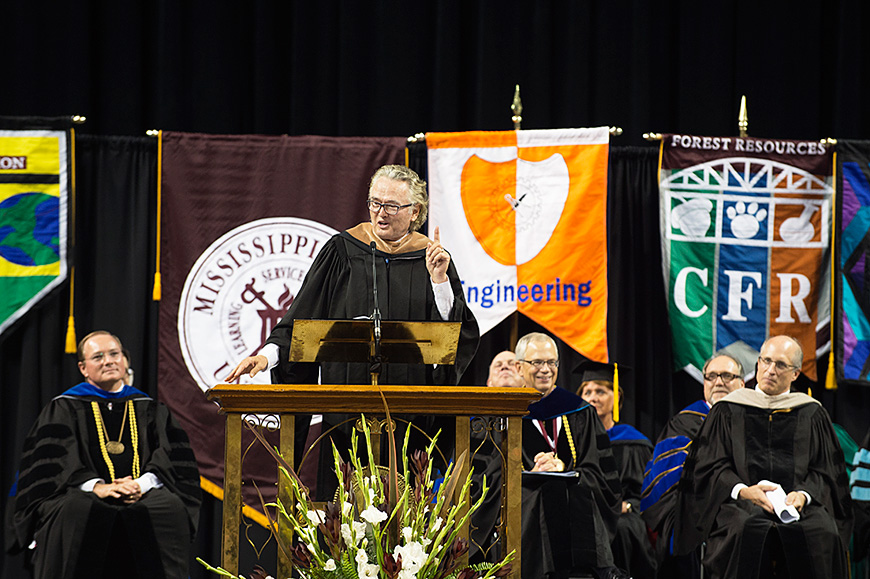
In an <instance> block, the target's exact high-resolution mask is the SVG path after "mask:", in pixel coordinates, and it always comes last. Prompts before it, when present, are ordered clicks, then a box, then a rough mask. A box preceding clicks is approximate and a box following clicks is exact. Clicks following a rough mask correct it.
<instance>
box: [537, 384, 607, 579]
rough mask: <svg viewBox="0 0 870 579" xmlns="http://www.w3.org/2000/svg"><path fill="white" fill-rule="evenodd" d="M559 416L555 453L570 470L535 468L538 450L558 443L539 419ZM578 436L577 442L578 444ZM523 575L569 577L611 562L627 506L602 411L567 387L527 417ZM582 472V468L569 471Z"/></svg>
mask: <svg viewBox="0 0 870 579" xmlns="http://www.w3.org/2000/svg"><path fill="white" fill-rule="evenodd" d="M554 419H561V421H562V428H561V432H560V434H559V437H558V441H557V447H556V453H557V456H558V457H559V458H560V459H561V460H562V462H564V463H565V472H564V473H555V474H548V473H531V472H526V471H530V470H531V469H532V467H533V466H534V464H535V455H536V454H538V453H539V452H551V451H552V447H551V446H550V445H549V444H548V442H547V440H546V439H545V438H544V437H543V436H542V435H541V433H540V431H539V430H538V429H537V428H536V427H535V423H534V421H535V420H542V421H544V422H545V424H548V428H550V426H549V425H550V424H551V423H552V420H554ZM572 443H573V444H572ZM522 454H523V469H524V472H523V500H522V502H523V529H522V549H523V554H522V576H523V579H533V578H536V577H546V576H549V577H568V576H569V575H570V573H572V572H577V571H587V572H588V571H589V570H591V569H592V568H595V567H610V566H613V564H614V563H613V555H612V552H611V547H610V544H611V542H612V540H613V537H614V535H615V533H616V521H617V518H618V516H619V513H620V511H621V504H622V502H621V495H620V492H619V472H618V470H617V466H616V461H615V460H614V458H613V452H612V450H611V448H610V440H609V439H608V437H607V433H606V432H605V430H604V427H603V426H602V425H601V420H599V419H598V414H597V413H596V412H595V410H594V409H593V408H592V407H591V406H589V405H588V404H586V402H585V401H584V400H583V399H582V398H580V397H579V396H576V395H574V394H572V393H570V392H568V391H567V390H563V389H562V388H556V389H554V390H553V391H552V392H551V393H550V394H548V395H547V396H545V397H544V398H542V399H541V400H540V401H538V402H534V403H532V404H530V405H529V414H528V416H525V417H524V419H523V453H522ZM573 473H576V476H571V477H568V476H564V475H566V474H568V475H570V474H573Z"/></svg>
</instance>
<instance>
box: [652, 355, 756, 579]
mask: <svg viewBox="0 0 870 579" xmlns="http://www.w3.org/2000/svg"><path fill="white" fill-rule="evenodd" d="M702 370H703V374H704V399H703V400H698V401H697V402H693V403H692V404H690V405H689V406H687V407H685V408H683V409H682V410H680V412H678V413H677V414H676V415H675V416H673V417H672V418H671V419H670V420H669V421H668V423H667V424H666V425H665V427H664V429H663V430H662V432H661V434H659V437H658V440H657V442H656V445H655V449H654V450H653V457H652V459H651V460H650V461H649V463H648V464H647V467H646V472H645V474H644V480H643V489H642V491H641V503H640V508H641V516H642V517H643V519H644V521H646V524H647V525H648V526H649V528H650V529H652V530H653V531H655V533H656V537H657V540H656V554H657V557H658V561H659V571H660V576H663V577H676V578H685V579H688V578H694V577H699V576H700V566H699V563H698V560H697V556H696V555H695V554H694V553H693V554H691V555H689V556H684V557H675V556H674V550H673V546H674V544H673V543H674V540H673V539H674V521H675V517H676V503H677V498H676V497H677V495H676V488H677V483H678V482H679V480H680V476H681V475H682V473H683V463H685V461H686V456H687V455H688V454H689V447H690V446H691V444H692V441H693V440H694V439H695V437H696V436H698V431H700V430H701V426H702V425H703V424H704V419H705V418H707V413H708V412H710V408H712V406H713V404H715V403H716V402H718V401H719V400H721V399H722V398H724V397H725V396H727V395H728V394H730V393H731V392H734V391H735V390H737V389H738V388H743V386H744V383H743V375H744V373H743V365H742V364H741V363H740V362H739V361H738V360H737V359H736V358H733V357H731V356H730V355H728V354H724V353H721V352H717V353H716V354H713V356H711V357H710V358H708V359H707V361H706V362H705V363H704V367H703V369H702Z"/></svg>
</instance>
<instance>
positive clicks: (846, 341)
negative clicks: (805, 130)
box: [834, 140, 870, 385]
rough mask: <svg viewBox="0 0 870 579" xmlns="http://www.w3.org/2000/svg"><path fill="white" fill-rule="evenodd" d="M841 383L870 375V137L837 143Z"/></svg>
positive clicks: (837, 353) (837, 354)
mask: <svg viewBox="0 0 870 579" xmlns="http://www.w3.org/2000/svg"><path fill="white" fill-rule="evenodd" d="M836 224H837V230H836V247H837V254H836V255H837V269H836V280H837V287H836V290H837V292H836V300H837V302H836V303H837V308H835V311H836V312H837V316H836V318H835V320H836V324H835V326H834V336H835V337H836V347H835V349H834V352H835V357H834V360H835V363H836V370H837V382H843V381H849V382H854V383H860V384H864V385H866V384H867V383H868V382H867V379H868V378H867V376H868V373H870V282H868V278H867V274H868V268H867V259H868V256H870V141H843V140H840V141H838V142H837V216H836Z"/></svg>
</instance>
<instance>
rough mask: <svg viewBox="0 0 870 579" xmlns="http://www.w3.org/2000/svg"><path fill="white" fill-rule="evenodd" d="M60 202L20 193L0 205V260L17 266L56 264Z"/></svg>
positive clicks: (44, 195) (43, 196) (33, 194)
mask: <svg viewBox="0 0 870 579" xmlns="http://www.w3.org/2000/svg"><path fill="white" fill-rule="evenodd" d="M58 210H59V202H58V198H57V197H53V196H51V195H46V194H45V193H38V192H31V193H19V194H17V195H13V196H12V197H9V198H7V199H4V200H3V201H2V202H0V257H2V258H3V259H5V260H7V261H9V262H11V263H14V264H16V265H24V266H37V265H48V264H52V263H57V262H58V261H59V259H60V257H59V249H58V244H59V239H60V233H59V231H58V227H59V223H58Z"/></svg>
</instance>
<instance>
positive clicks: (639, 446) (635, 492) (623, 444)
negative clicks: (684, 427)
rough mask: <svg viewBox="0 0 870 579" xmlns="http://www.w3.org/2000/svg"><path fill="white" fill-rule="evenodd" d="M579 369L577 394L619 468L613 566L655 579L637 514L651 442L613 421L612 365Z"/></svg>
mask: <svg viewBox="0 0 870 579" xmlns="http://www.w3.org/2000/svg"><path fill="white" fill-rule="evenodd" d="M579 369H580V371H581V372H582V378H581V380H582V382H581V383H580V388H579V389H578V390H577V393H578V394H579V395H580V397H581V398H582V399H583V400H585V401H586V402H588V403H589V404H591V405H592V406H593V407H594V408H595V411H596V412H597V413H598V418H599V419H600V420H601V424H602V425H603V426H604V429H605V430H606V431H607V436H608V438H610V446H611V448H612V449H613V456H614V458H615V459H616V465H617V468H619V483H620V486H621V491H622V513H621V514H620V515H619V519H618V521H617V525H616V537H615V538H614V539H613V543H612V544H611V548H612V550H613V560H614V562H615V564H616V566H617V567H619V568H620V569H625V570H626V571H628V572H629V573H630V574H631V576H632V577H633V578H634V579H655V576H656V556H655V552H654V551H653V546H652V543H650V539H649V533H648V530H647V527H646V523H645V522H644V521H643V519H642V518H641V516H640V491H641V485H642V483H643V472H644V468H645V467H646V463H647V461H648V460H649V459H650V457H651V456H652V450H653V445H652V443H651V442H650V441H649V439H648V438H647V437H646V436H644V435H643V434H642V433H641V432H640V431H639V430H637V429H636V428H635V427H634V426H631V425H630V424H626V423H624V422H616V421H615V418H614V415H615V412H614V400H613V398H614V397H613V388H614V365H613V364H602V363H600V362H588V361H587V362H584V363H583V364H581V365H580V368H579ZM625 371H626V368H624V367H623V366H622V365H620V366H619V373H620V375H621V376H625ZM618 388H619V393H620V396H619V408H620V409H621V408H622V404H623V400H624V399H625V393H624V391H623V388H622V386H621V385H620V386H618Z"/></svg>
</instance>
